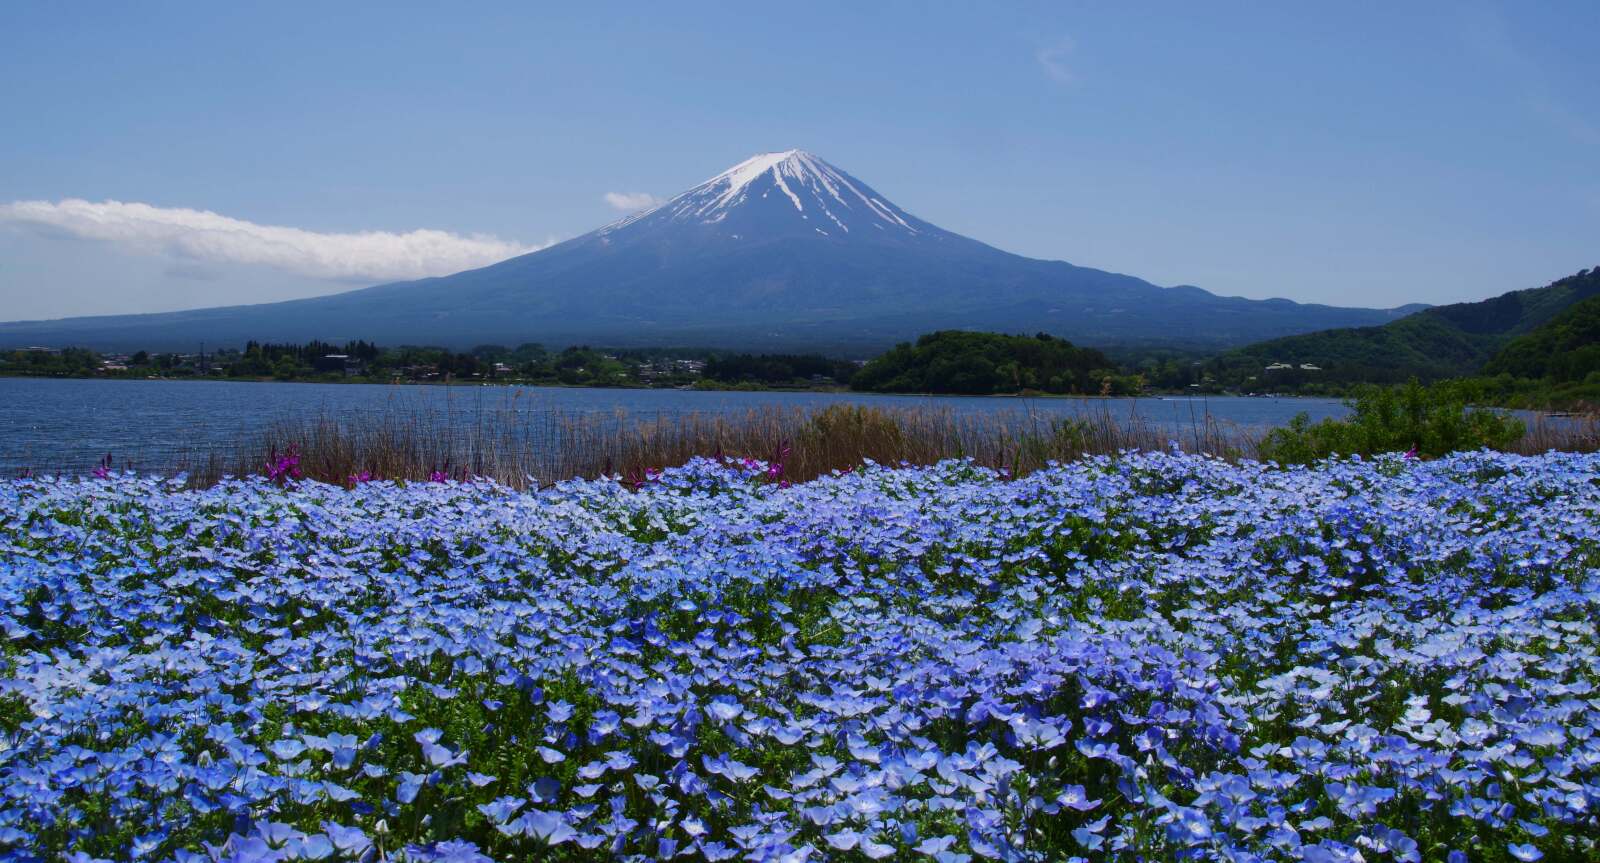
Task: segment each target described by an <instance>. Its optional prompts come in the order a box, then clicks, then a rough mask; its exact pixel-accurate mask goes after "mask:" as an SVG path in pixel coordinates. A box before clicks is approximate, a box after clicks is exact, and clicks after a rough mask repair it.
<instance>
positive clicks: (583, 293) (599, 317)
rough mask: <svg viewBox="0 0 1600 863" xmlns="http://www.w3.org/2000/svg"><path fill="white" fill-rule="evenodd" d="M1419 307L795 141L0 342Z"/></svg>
mask: <svg viewBox="0 0 1600 863" xmlns="http://www.w3.org/2000/svg"><path fill="white" fill-rule="evenodd" d="M1416 308H1417V307H1414V306H1412V307H1405V308H1402V309H1394V310H1379V309H1357V308H1340V307H1334V306H1322V305H1309V304H1302V303H1295V302H1291V301H1289V300H1283V299H1272V300H1249V299H1243V298H1240V297H1223V296H1218V295H1216V294H1212V293H1209V292H1207V291H1204V290H1201V289H1200V288H1196V287H1191V286H1179V287H1158V286H1156V285H1153V284H1151V283H1149V282H1146V281H1144V280H1142V279H1138V278H1134V277H1133V276H1126V275H1120V274H1117V273H1109V272H1105V271H1102V270H1095V269H1089V268H1086V267H1077V266H1073V265H1072V264H1068V263H1064V262H1061V261H1045V260H1037V259H1033V258H1026V257H1023V256H1020V255H1015V254H1011V253H1009V252H1004V251H1001V250H1000V249H997V248H994V247H993V246H989V245H986V244H984V243H981V242H978V241H977V240H973V239H969V238H967V237H963V236H961V235H959V234H953V233H951V232H949V231H946V230H944V229H942V228H939V227H938V226H936V225H933V224H930V223H928V222H925V221H923V220H921V219H919V218H917V217H916V216H913V215H911V214H910V213H908V212H906V211H905V210H903V209H901V208H900V207H898V206H896V205H895V204H894V203H892V202H890V201H889V200H888V199H886V198H885V197H883V196H882V195H880V194H878V192H876V191H875V190H873V189H872V188H871V187H870V186H868V185H867V184H866V183H863V182H861V181H860V180H858V179H856V178H855V177H852V176H850V175H849V174H847V173H845V172H844V171H842V170H840V169H838V168H836V167H834V166H833V165H831V164H829V163H827V162H825V161H823V160H822V159H820V158H818V157H816V156H814V155H812V154H810V153H806V152H804V151H801V150H788V151H785V152H779V153H764V154H761V155H758V156H754V157H752V158H750V159H746V160H745V161H743V162H740V163H739V164H737V165H735V166H733V167H732V168H729V169H728V170H726V171H723V172H722V173H720V174H718V175H716V176H715V177H712V178H711V179H709V180H707V181H705V182H704V183H701V184H700V185H698V186H695V187H694V188H692V189H690V190H688V191H687V192H684V193H683V194H680V195H678V196H676V197H674V198H672V199H671V200H668V201H666V202H665V203H663V204H661V205H659V206H656V207H654V208H652V209H649V210H646V211H644V212H640V213H637V214H634V215H631V216H628V217H627V218H624V219H621V220H620V221H617V222H614V223H612V224H610V225H606V226H605V227H603V228H600V229H598V230H595V231H592V232H590V233H588V234H584V235H583V236H580V237H577V238H575V239H572V240H568V241H566V242H564V243H559V244H557V245H554V246H551V247H549V248H546V249H542V250H540V251H537V252H533V253H530V254H526V255H522V256H520V257H516V258H511V259H509V260H506V261H502V262H500V263H498V264H493V265H491V266H488V267H483V268H481V269H476V270H468V271H466V272H461V273H456V274H454V275H450V276H442V277H438V278H430V279H421V280H417V281H410V282H397V283H393V284H387V285H379V286H376V287H371V288H363V289H360V290H354V291H349V292H346V293H341V294H334V295H331V296H325V297H317V298H313V299H304V300H293V301H289V302H280V303H269V304H263V305H249V306H229V307H222V308H210V309H198V310H194V311H184V312H168V313H160V314H146V315H118V316H104V317H84V318H66V319H61V320H53V321H22V322H14V323H6V324H0V346H5V345H20V344H45V345H68V344H71V345H83V346H89V347H97V348H121V349H135V348H150V349H165V348H173V347H190V346H192V345H193V344H194V343H195V342H196V341H199V340H202V339H203V340H205V341H206V342H209V343H211V344H229V343H233V342H239V343H243V342H244V341H245V340H247V339H256V340H258V341H304V340H309V339H313V338H318V339H323V340H326V341H330V342H341V341H346V340H352V339H357V338H364V339H367V340H369V341H374V342H377V343H379V344H386V345H395V344H435V345H445V346H451V347H467V346H470V345H475V344H483V343H501V344H518V343H521V342H544V343H545V344H547V345H550V346H559V345H565V344H575V343H589V344H595V345H615V346H698V347H730V348H770V349H783V350H808V349H814V350H832V351H847V350H861V351H865V350H876V349H879V348H883V347H886V346H888V345H889V344H892V343H894V342H896V341H899V340H903V339H907V338H911V337H914V336H916V335H917V334H919V333H923V332H927V331H930V330H934V329H950V328H967V329H983V330H997V331H1003V332H1025V333H1034V332H1039V331H1044V332H1049V333H1052V334H1055V335H1058V336H1064V337H1066V338H1069V339H1072V340H1074V341H1077V342H1080V343H1086V344H1090V345H1100V346H1106V345H1126V344H1160V343H1168V344H1178V343H1183V344H1190V345H1209V346H1217V347H1221V346H1229V345H1237V344H1244V343H1248V342H1253V341H1258V340H1261V339H1266V338H1272V337H1276V336H1284V335H1292V334H1296V333H1304V332H1310V331H1313V330H1322V329H1330V328H1334V327H1347V326H1362V325H1368V324H1379V323H1384V322H1386V321H1389V320H1393V319H1395V318H1397V317H1401V316H1403V315H1404V314H1406V313H1409V312H1410V311H1415V309H1416Z"/></svg>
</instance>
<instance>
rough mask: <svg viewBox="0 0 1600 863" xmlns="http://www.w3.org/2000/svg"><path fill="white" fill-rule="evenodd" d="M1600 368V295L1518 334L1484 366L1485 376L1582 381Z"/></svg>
mask: <svg viewBox="0 0 1600 863" xmlns="http://www.w3.org/2000/svg"><path fill="white" fill-rule="evenodd" d="M1597 371H1600V296H1594V297H1590V298H1588V299H1586V300H1583V301H1582V302H1579V303H1577V304H1575V305H1573V306H1570V307H1569V308H1567V309H1566V310H1565V311H1563V312H1561V313H1560V314H1558V315H1556V316H1555V317H1553V318H1551V319H1550V320H1549V321H1547V322H1545V324H1544V325H1543V326H1541V327H1539V328H1538V329H1536V330H1534V331H1533V332H1530V333H1526V334H1524V335H1520V336H1517V337H1516V338H1514V339H1512V340H1511V341H1509V342H1506V345H1505V347H1503V348H1501V349H1500V352H1499V353H1497V354H1495V355H1494V357H1493V358H1491V359H1490V360H1489V362H1488V364H1487V365H1485V366H1484V369H1483V373H1484V374H1486V375H1501V374H1505V375H1511V376H1512V377H1516V378H1538V379H1545V380H1550V381H1558V382H1567V381H1581V380H1583V379H1584V378H1586V377H1588V376H1589V375H1590V374H1593V373H1594V372H1597Z"/></svg>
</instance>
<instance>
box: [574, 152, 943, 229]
mask: <svg viewBox="0 0 1600 863" xmlns="http://www.w3.org/2000/svg"><path fill="white" fill-rule="evenodd" d="M775 196H776V199H777V200H784V199H787V200H788V202H789V203H790V204H792V205H793V206H794V212H793V214H792V217H798V218H799V219H802V220H807V221H809V220H810V219H811V218H812V217H813V216H816V217H818V218H820V219H826V220H827V222H828V223H831V224H832V226H833V227H836V228H837V229H839V230H840V231H842V232H844V233H846V234H848V233H850V230H851V227H852V223H854V224H855V226H856V227H860V226H862V225H863V224H870V225H872V226H873V227H875V228H877V229H879V230H884V229H886V228H887V229H893V230H898V231H906V232H909V233H911V234H919V233H921V231H920V230H919V228H918V227H917V226H915V225H913V224H912V222H914V221H915V220H914V219H912V218H911V217H910V216H909V215H908V214H906V213H905V212H903V211H901V210H900V209H899V208H898V207H896V206H894V205H893V204H889V203H886V202H885V201H884V200H883V199H882V198H880V197H878V196H877V194H876V193H875V192H873V191H872V190H871V189H870V188H867V187H866V186H865V185H863V184H862V183H861V182H860V181H859V180H855V179H854V178H852V177H850V176H849V175H848V174H846V173H844V172H843V171H841V170H839V169H838V168H835V167H834V166H832V165H830V164H828V163H827V162H825V161H823V160H822V159H820V158H818V157H816V156H814V155H812V154H810V153H807V152H805V151H804V150H784V151H781V152H776V153H761V154H759V155H755V156H751V157H750V158H748V159H746V160H744V161H743V162H740V163H739V164H737V165H734V166H733V167H731V168H729V169H728V170H726V171H723V172H722V173H720V174H718V175H716V176H715V177H712V178H711V179H709V180H707V181H705V182H704V183H701V184H700V185H698V186H695V187H694V188H692V189H690V190H689V191H687V192H684V193H683V194H681V195H678V196H677V197H675V198H672V199H670V200H668V201H666V202H665V203H662V204H661V205H660V206H657V207H654V208H651V209H649V210H646V211H644V212H641V213H636V214H634V215H632V216H629V217H627V218H625V219H621V220H619V221H617V222H614V223H612V224H611V225H608V226H606V228H605V229H603V231H602V233H610V232H613V231H616V230H617V229H619V228H623V227H626V226H628V225H631V224H633V223H635V222H639V221H642V220H646V219H652V220H656V219H659V220H663V221H670V222H680V223H681V222H694V223H699V224H704V225H715V224H718V223H720V222H723V221H725V220H726V219H728V218H729V217H730V216H732V215H733V214H734V213H735V212H737V211H738V209H739V208H740V207H741V206H742V205H745V204H747V203H750V202H751V201H754V200H767V199H772V198H774V197H775ZM818 233H821V234H823V235H824V236H828V235H829V234H828V232H827V231H820V230H819V232H818Z"/></svg>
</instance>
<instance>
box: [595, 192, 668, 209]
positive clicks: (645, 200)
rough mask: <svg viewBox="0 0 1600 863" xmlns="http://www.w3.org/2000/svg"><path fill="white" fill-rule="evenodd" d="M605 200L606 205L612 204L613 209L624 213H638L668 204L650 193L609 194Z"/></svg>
mask: <svg viewBox="0 0 1600 863" xmlns="http://www.w3.org/2000/svg"><path fill="white" fill-rule="evenodd" d="M605 198H606V203H607V204H610V205H611V207H612V209H615V210H621V211H622V212H624V213H637V212H639V211H640V210H648V209H650V208H651V207H659V206H661V205H662V204H663V203H666V202H665V201H663V200H662V199H661V198H657V197H656V196H655V195H652V194H650V193H649V192H607V193H606V194H605Z"/></svg>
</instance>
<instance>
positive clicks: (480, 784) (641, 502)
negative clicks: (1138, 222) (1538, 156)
mask: <svg viewBox="0 0 1600 863" xmlns="http://www.w3.org/2000/svg"><path fill="white" fill-rule="evenodd" d="M1390 461H1393V463H1392V464H1391V463H1390ZM1390 461H1385V460H1383V459H1378V460H1365V461H1360V462H1356V461H1349V462H1337V461H1336V462H1329V463H1325V464H1321V465H1314V466H1311V467H1307V468H1295V469H1273V468H1268V467H1264V466H1260V465H1253V464H1250V463H1240V464H1225V463H1222V462H1217V461H1213V460H1208V459H1204V458H1192V457H1187V456H1177V455H1171V454H1165V453H1157V454H1148V453H1124V454H1122V455H1119V456H1117V457H1115V458H1105V459H1093V460H1089V461H1086V462H1083V463H1079V464H1074V465H1063V466H1056V467H1052V468H1050V469H1048V470H1044V471H1040V472H1038V473H1036V474H1032V475H1029V476H1026V477H1012V478H1007V479H1006V480H1004V481H1002V480H1000V479H999V478H998V477H997V476H996V475H995V474H994V473H992V472H990V471H987V470H985V469H983V468H980V467H978V466H976V465H973V464H971V463H964V462H951V463H946V464H944V465H938V466H933V467H928V468H904V469H890V468H885V467H881V466H867V467H866V468H864V469H863V470H860V471H852V472H851V473H849V474H841V475H838V476H833V477H827V478H824V479H822V480H819V481H817V482H814V483H803V484H799V485H794V486H791V487H789V488H777V487H776V486H772V485H768V484H766V483H757V482H755V481H754V480H753V477H754V476H755V474H756V473H759V471H757V472H749V471H744V470H743V469H739V468H733V469H730V468H729V467H727V466H724V465H720V464H717V463H713V462H696V463H692V464H690V465H687V466H685V467H683V468H681V469H674V470H669V471H667V472H666V473H664V474H663V475H662V476H661V477H660V478H659V480H658V481H654V482H652V483H648V484H645V486H644V487H642V488H641V489H639V490H638V491H633V490H624V489H622V488H620V487H618V486H617V484H616V483H614V482H598V483H585V482H573V483H566V484H562V485H561V486H559V487H557V488H554V489H548V490H545V491H541V492H537V493H529V494H520V493H515V492H512V491H510V490H507V489H502V488H498V487H495V486H493V485H492V484H465V483H455V484H428V485H418V486H401V485H399V484H363V485H361V486H360V488H359V490H357V491H350V490H347V489H341V488H332V487H321V486H318V485H317V484H315V483H300V484H297V485H295V486H293V487H279V486H276V485H272V484H268V483H259V482H250V481H237V480H236V481H230V482H229V483H224V484H222V485H219V486H218V487H216V488H213V489H206V490H199V491H195V490H185V489H182V488H180V487H177V486H170V485H163V484H161V483H158V482H154V481H151V480H147V479H143V478H140V477H137V476H135V475H125V476H114V477H107V478H105V479H104V480H101V481H95V482H92V483H75V482H72V481H52V482H48V483H47V482H44V481H37V480H33V481H23V482H19V483H14V484H6V485H3V486H0V560H3V561H5V562H4V563H3V564H0V626H4V628H5V631H6V632H7V634H8V638H7V645H8V652H7V653H6V654H5V655H4V656H0V703H5V704H11V705H14V706H16V707H17V708H18V709H17V710H16V711H15V715H16V716H17V717H19V720H18V723H19V724H16V725H14V726H8V728H10V729H12V730H11V731H8V733H9V734H11V735H12V737H11V739H8V740H7V742H6V751H7V752H10V753H11V755H10V757H9V758H7V759H5V760H4V763H3V764H0V797H3V800H4V802H3V803H0V850H9V851H15V850H16V849H25V850H26V851H28V852H29V853H33V852H34V849H36V848H40V847H43V850H44V851H45V852H48V853H50V854H54V855H55V856H63V855H64V854H66V853H67V852H68V851H69V846H66V845H64V844H63V843H66V842H68V841H70V842H73V843H86V844H82V845H81V848H80V847H77V846H71V847H70V850H72V851H79V852H80V853H84V854H87V855H89V856H90V857H96V858H100V857H104V858H108V859H112V860H116V861H118V863H121V861H124V860H132V859H155V858H157V857H163V858H164V859H172V860H175V861H179V863H188V861H190V860H194V861H196V863H199V861H201V860H204V861H212V860H213V859H224V858H226V859H239V860H255V859H260V860H281V859H334V858H335V857H337V858H339V859H359V854H357V855H352V854H349V853H347V852H346V851H344V850H341V847H340V846H339V844H338V843H339V842H340V841H342V839H341V836H346V835H349V834H338V833H337V831H336V830H333V829H330V828H328V827H326V826H325V827H324V828H323V830H322V831H321V832H318V831H315V830H310V831H309V832H308V825H311V824H319V823H323V822H326V823H327V824H329V825H335V826H341V825H346V824H348V825H355V826H352V827H348V828H342V829H346V830H353V831H356V833H355V834H354V835H356V836H357V837H361V838H357V839H355V840H352V841H353V842H354V843H355V844H356V845H358V846H359V847H360V849H361V851H360V854H374V855H375V854H376V853H377V852H376V849H378V848H380V847H381V848H382V849H383V853H384V854H385V855H386V856H389V857H392V858H394V859H396V860H399V859H402V858H404V859H416V860H423V859H430V860H431V859H457V857H459V859H461V860H463V861H477V860H478V859H479V858H480V857H481V858H489V859H497V860H499V859H506V860H510V859H526V858H528V857H529V856H530V855H534V856H537V855H538V854H539V853H541V852H540V851H539V850H538V849H541V848H546V847H550V846H551V845H559V846H561V848H562V853H564V854H567V855H570V856H573V857H574V858H576V859H595V860H601V859H648V858H651V857H654V856H656V855H658V854H661V853H671V854H673V855H675V856H682V857H692V856H698V857H703V858H705V859H723V860H726V859H734V858H736V857H750V858H751V859H785V858H789V859H800V858H805V859H812V860H822V859H840V858H844V859H848V858H851V857H865V858H867V859H889V858H895V857H899V856H910V857H922V858H928V859H934V860H941V861H949V863H956V861H959V860H962V859H964V858H966V857H967V856H969V855H970V856H975V857H979V858H983V859H998V860H1019V861H1020V860H1031V859H1074V858H1076V859H1082V857H1083V856H1089V857H1096V858H1098V857H1100V856H1108V857H1110V856H1124V857H1128V858H1129V859H1132V858H1134V857H1136V856H1144V857H1147V858H1150V859H1165V858H1166V857H1170V856H1172V855H1173V854H1182V853H1185V852H1184V851H1181V850H1179V849H1180V848H1182V847H1184V846H1189V850H1190V851H1192V852H1193V853H1203V854H1205V855H1209V856H1215V857H1217V858H1218V859H1230V860H1255V859H1272V860H1337V861H1353V860H1356V859H1366V860H1374V859H1385V860H1397V861H1405V860H1412V859H1416V857H1417V856H1418V855H1420V854H1421V853H1422V849H1424V848H1430V849H1447V848H1462V847H1466V846H1467V844H1468V843H1474V844H1475V845H1476V847H1489V848H1493V847H1505V848H1507V849H1508V850H1507V852H1506V853H1507V855H1508V856H1509V855H1511V854H1513V853H1515V852H1513V851H1512V849H1513V848H1515V849H1516V852H1521V853H1528V854H1541V853H1542V854H1550V853H1551V852H1552V851H1553V850H1559V851H1560V852H1561V853H1562V854H1565V855H1568V856H1571V855H1579V856H1584V855H1587V856H1596V854H1597V850H1600V849H1596V848H1595V845H1594V839H1593V837H1594V836H1595V835H1600V823H1597V822H1596V817H1597V815H1596V812H1595V811H1594V808H1595V807H1594V804H1593V801H1594V797H1593V795H1592V790H1593V788H1595V787H1597V786H1600V776H1597V775H1596V774H1597V772H1600V768H1597V767H1596V765H1600V734H1597V733H1596V732H1597V731H1600V707H1597V704H1600V699H1596V690H1595V685H1596V682H1597V681H1600V656H1597V651H1596V650H1595V649H1594V645H1595V644H1597V643H1600V632H1597V630H1596V624H1595V622H1594V621H1595V616H1594V614H1593V613H1592V612H1593V607H1594V605H1595V602H1596V599H1597V597H1600V577H1597V576H1596V575H1595V573H1594V572H1593V568H1592V562H1593V560H1595V559H1597V558H1600V554H1597V551H1600V525H1597V524H1596V523H1595V519H1594V518H1593V513H1594V512H1595V511H1600V485H1597V484H1596V483H1595V482H1594V479H1595V477H1596V476H1600V469H1597V468H1600V457H1596V456H1578V455H1560V454H1555V455H1549V456H1542V457H1539V458H1520V457H1513V456H1500V455H1492V454H1484V453H1475V454H1460V455H1457V456H1452V457H1450V458H1447V459H1440V460H1436V461H1431V462H1407V463H1404V464H1403V465H1401V463H1400V462H1399V461H1398V460H1390ZM1397 466H1399V467H1401V468H1403V469H1397ZM158 538H159V539H158ZM290 723H293V724H290ZM401 728H404V729H406V730H405V731H400V730H399V729H401ZM419 728H420V729H423V731H422V732H420V733H418V732H417V729H419ZM443 729H449V732H448V733H446V732H445V731H443ZM405 735H412V739H411V740H404V739H403V738H404V736H405ZM391 738H394V739H391ZM402 741H403V745H402ZM447 741H449V742H447ZM457 741H459V743H457ZM413 745H415V747H416V748H412V746H413ZM469 746H470V748H472V749H473V753H472V756H471V764H470V765H468V764H467V761H468V754H467V753H466V752H465V751H460V750H465V749H467V748H468V747H469ZM569 761H570V762H571V766H568V762H569ZM491 765H492V766H491ZM455 766H464V767H465V769H463V770H461V771H455V770H453V769H451V768H453V767H455ZM471 768H476V769H471ZM480 770H481V771H483V772H478V771H480ZM412 771H420V772H412ZM543 774H548V776H547V777H546V778H540V777H541V776H542V775H543ZM496 777H504V778H505V781H511V782H514V787H513V788H504V787H502V786H501V785H499V784H497V783H499V782H500V781H501V779H499V778H496ZM524 787H526V788H527V789H528V790H527V791H526V792H525V793H526V794H527V795H530V796H531V797H532V798H533V799H532V800H531V801H530V800H528V799H526V798H518V797H508V796H503V795H502V793H501V792H505V791H511V792H513V793H517V790H518V789H521V788H524ZM424 789H427V790H426V791H424ZM85 800H92V801H95V805H96V806H100V807H102V809H103V810H104V816H105V817H106V818H108V819H111V820H112V821H114V822H115V823H118V824H120V825H125V826H126V827H127V828H128V829H127V830H126V831H125V832H124V833H122V834H121V836H122V838H121V839H119V840H117V844H114V845H113V844H111V843H110V842H109V841H108V842H106V843H105V844H99V845H96V844H87V843H91V837H87V834H85V833H82V832H81V831H80V833H78V834H70V830H63V829H61V828H60V827H59V825H61V824H64V823H71V821H72V819H74V818H79V817H81V815H80V813H81V812H82V811H83V807H84V805H85V804H84V803H83V801H85ZM1091 815H1094V816H1099V817H1098V818H1097V819H1095V820H1092V821H1091V820H1088V819H1089V817H1090V816H1091ZM291 822H292V823H291ZM1400 825H1407V827H1406V830H1405V831H1402V830H1400V829H1395V828H1397V827H1399V826H1400ZM460 830H472V831H473V832H472V833H471V834H470V836H468V835H466V834H457V835H455V836H452V835H451V834H452V833H453V832H455V831H460ZM336 834H337V835H336ZM55 837H60V838H55ZM158 837H165V838H158ZM172 837H183V838H180V839H177V840H174V839H173V838H172ZM190 837H193V838H190ZM469 838H470V840H471V841H467V840H468V839H469ZM663 840H666V841H663ZM362 842H365V843H366V844H361V843H362ZM41 843H42V844H41ZM173 844H188V845H190V846H191V847H187V848H172V847H170V846H172V845H173ZM152 846H153V847H152ZM207 849H211V850H207ZM918 849H926V850H925V851H919V850H918ZM1202 849H1203V850H1202ZM140 854H143V855H144V856H143V858H139V856H138V855H140ZM196 855H198V856H196ZM449 855H456V857H452V856H449ZM475 855H476V856H475ZM0 856H3V855H0Z"/></svg>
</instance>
